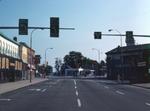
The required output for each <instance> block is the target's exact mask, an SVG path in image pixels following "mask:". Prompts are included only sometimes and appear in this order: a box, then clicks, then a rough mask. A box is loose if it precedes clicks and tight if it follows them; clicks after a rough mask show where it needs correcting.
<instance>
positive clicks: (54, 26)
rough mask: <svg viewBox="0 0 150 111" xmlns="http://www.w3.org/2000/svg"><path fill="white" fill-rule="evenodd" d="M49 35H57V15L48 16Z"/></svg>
mask: <svg viewBox="0 0 150 111" xmlns="http://www.w3.org/2000/svg"><path fill="white" fill-rule="evenodd" d="M50 36H51V37H59V18H58V17H51V18H50Z"/></svg>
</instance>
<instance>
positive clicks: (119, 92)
mask: <svg viewBox="0 0 150 111" xmlns="http://www.w3.org/2000/svg"><path fill="white" fill-rule="evenodd" d="M116 93H118V94H121V95H125V93H123V92H121V91H116Z"/></svg>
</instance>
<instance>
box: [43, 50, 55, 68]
mask: <svg viewBox="0 0 150 111" xmlns="http://www.w3.org/2000/svg"><path fill="white" fill-rule="evenodd" d="M52 49H53V48H46V49H45V66H46V59H47V55H46V54H47V51H48V50H52Z"/></svg>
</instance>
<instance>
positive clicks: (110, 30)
mask: <svg viewBox="0 0 150 111" xmlns="http://www.w3.org/2000/svg"><path fill="white" fill-rule="evenodd" d="M108 31H109V32H112V31H116V32H117V33H119V34H120V60H121V75H122V81H123V80H124V73H123V72H122V64H123V58H122V49H121V48H122V34H121V32H120V31H118V30H117V29H109V30H108ZM118 78H119V75H118Z"/></svg>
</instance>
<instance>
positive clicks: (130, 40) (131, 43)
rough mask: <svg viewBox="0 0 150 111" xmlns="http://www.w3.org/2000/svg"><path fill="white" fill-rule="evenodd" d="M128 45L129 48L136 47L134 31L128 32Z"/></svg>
mask: <svg viewBox="0 0 150 111" xmlns="http://www.w3.org/2000/svg"><path fill="white" fill-rule="evenodd" d="M126 44H127V46H131V45H135V40H134V37H133V31H126Z"/></svg>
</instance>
